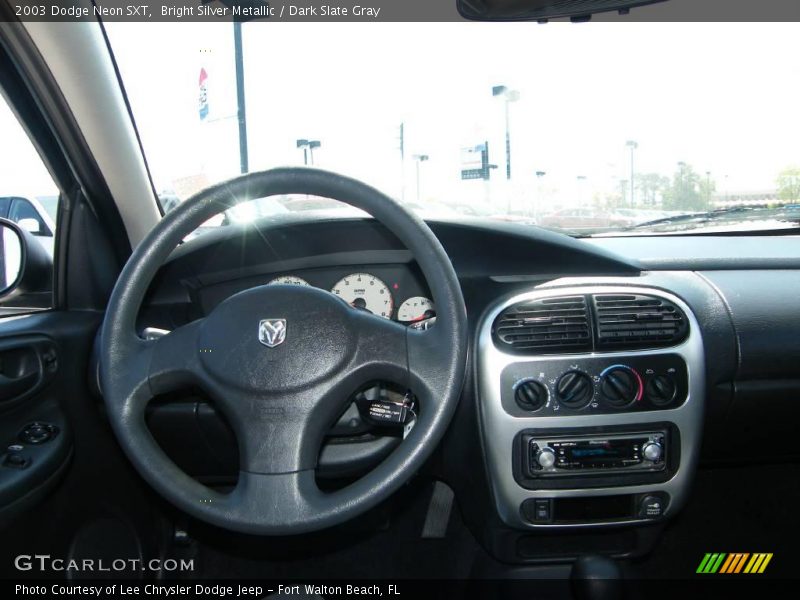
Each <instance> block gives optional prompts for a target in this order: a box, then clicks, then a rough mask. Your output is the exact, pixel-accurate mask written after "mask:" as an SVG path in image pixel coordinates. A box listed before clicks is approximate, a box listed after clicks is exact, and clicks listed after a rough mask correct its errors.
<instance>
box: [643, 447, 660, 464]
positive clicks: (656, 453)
mask: <svg viewBox="0 0 800 600" xmlns="http://www.w3.org/2000/svg"><path fill="white" fill-rule="evenodd" d="M663 452H664V450H663V448H662V447H661V444H659V443H658V442H647V443H646V444H645V445H644V446H643V447H642V456H644V458H645V459H646V460H649V461H651V462H658V461H659V460H661V455H662V454H663Z"/></svg>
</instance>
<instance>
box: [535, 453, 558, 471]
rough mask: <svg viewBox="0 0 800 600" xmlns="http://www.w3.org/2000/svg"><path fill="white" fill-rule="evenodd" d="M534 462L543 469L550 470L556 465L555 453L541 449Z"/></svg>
mask: <svg viewBox="0 0 800 600" xmlns="http://www.w3.org/2000/svg"><path fill="white" fill-rule="evenodd" d="M536 462H537V463H539V466H540V467H542V468H543V469H550V468H552V467H553V465H555V464H556V453H555V452H553V449H552V448H542V449H541V450H539V452H538V454H537V455H536Z"/></svg>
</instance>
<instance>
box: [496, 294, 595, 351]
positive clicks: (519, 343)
mask: <svg viewBox="0 0 800 600" xmlns="http://www.w3.org/2000/svg"><path fill="white" fill-rule="evenodd" d="M492 335H493V337H494V340H495V343H496V344H497V345H498V346H499V347H501V348H503V349H504V350H507V351H512V352H518V353H521V354H534V353H538V354H547V353H555V352H581V351H584V350H591V349H592V331H591V326H590V323H589V311H588V306H587V302H586V297H585V296H562V297H558V298H542V299H540V300H531V301H528V302H520V303H519V304H514V305H513V306H509V307H508V308H507V309H505V310H504V311H503V312H502V313H500V314H499V315H498V316H497V318H496V319H495V321H494V324H493V325H492Z"/></svg>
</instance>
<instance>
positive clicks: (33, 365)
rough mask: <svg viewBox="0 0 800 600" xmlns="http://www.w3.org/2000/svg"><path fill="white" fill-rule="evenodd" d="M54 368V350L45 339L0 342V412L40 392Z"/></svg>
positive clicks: (33, 337) (52, 373)
mask: <svg viewBox="0 0 800 600" xmlns="http://www.w3.org/2000/svg"><path fill="white" fill-rule="evenodd" d="M57 368H58V361H57V354H56V348H55V345H54V344H53V342H52V341H51V340H49V339H48V338H45V337H43V336H26V337H24V338H23V337H21V338H9V339H0V408H4V405H8V404H10V403H12V402H13V401H16V400H22V399H24V398H26V397H28V396H30V395H31V394H33V393H35V392H36V391H37V390H39V389H41V387H42V386H43V385H44V384H45V383H47V382H48V381H49V380H50V379H51V378H52V377H53V376H54V375H55V372H56V370H57Z"/></svg>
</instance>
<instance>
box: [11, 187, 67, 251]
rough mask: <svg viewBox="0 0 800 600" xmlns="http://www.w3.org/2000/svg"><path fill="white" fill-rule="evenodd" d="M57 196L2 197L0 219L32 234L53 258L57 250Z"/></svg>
mask: <svg viewBox="0 0 800 600" xmlns="http://www.w3.org/2000/svg"><path fill="white" fill-rule="evenodd" d="M57 207H58V197H57V196H37V197H34V196H0V217H2V218H4V219H8V220H9V221H13V222H14V223H16V224H17V225H19V226H20V227H22V228H23V229H24V230H25V231H27V232H29V233H32V234H33V235H34V236H35V237H36V239H37V240H39V242H41V244H42V246H44V249H45V250H47V253H48V254H49V255H50V256H51V257H52V256H53V250H54V248H55V234H56V223H55V220H56V211H57Z"/></svg>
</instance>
